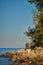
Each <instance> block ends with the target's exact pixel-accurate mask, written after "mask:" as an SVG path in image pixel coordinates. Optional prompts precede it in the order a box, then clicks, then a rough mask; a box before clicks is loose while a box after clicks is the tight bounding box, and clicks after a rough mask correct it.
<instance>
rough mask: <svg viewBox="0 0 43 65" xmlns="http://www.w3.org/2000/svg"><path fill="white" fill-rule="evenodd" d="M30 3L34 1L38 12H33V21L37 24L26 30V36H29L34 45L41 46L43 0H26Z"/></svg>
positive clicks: (42, 44) (42, 35) (42, 39)
mask: <svg viewBox="0 0 43 65" xmlns="http://www.w3.org/2000/svg"><path fill="white" fill-rule="evenodd" d="M28 2H30V3H34V4H35V5H36V8H37V10H38V12H35V13H34V18H33V20H34V22H36V23H37V24H36V25H35V28H32V29H31V28H30V29H29V30H28V31H26V32H25V34H26V36H28V37H29V36H31V37H32V39H33V41H32V42H34V43H35V46H42V47H43V0H28Z"/></svg>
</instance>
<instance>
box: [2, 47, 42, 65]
mask: <svg viewBox="0 0 43 65" xmlns="http://www.w3.org/2000/svg"><path fill="white" fill-rule="evenodd" d="M2 56H4V57H9V58H10V59H11V60H12V61H13V62H15V63H17V64H18V63H19V62H20V63H22V65H41V64H42V65H43V48H41V47H35V48H34V49H33V50H31V49H26V50H25V49H21V50H18V51H12V52H10V53H6V54H4V55H2Z"/></svg>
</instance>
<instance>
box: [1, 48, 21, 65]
mask: <svg viewBox="0 0 43 65" xmlns="http://www.w3.org/2000/svg"><path fill="white" fill-rule="evenodd" d="M20 49H21V48H0V55H1V54H5V53H6V52H11V51H17V50H20ZM0 65H14V62H12V61H11V60H9V58H4V57H0Z"/></svg>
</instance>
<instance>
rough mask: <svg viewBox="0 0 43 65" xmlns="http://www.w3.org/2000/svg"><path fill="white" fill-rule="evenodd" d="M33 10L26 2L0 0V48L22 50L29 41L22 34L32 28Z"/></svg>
mask: <svg viewBox="0 0 43 65" xmlns="http://www.w3.org/2000/svg"><path fill="white" fill-rule="evenodd" d="M33 9H35V6H34V4H32V5H31V4H30V3H28V2H27V0H0V48H24V47H25V43H26V42H30V41H31V40H30V39H29V38H28V37H26V36H25V34H24V32H26V31H27V30H28V27H29V26H30V27H33V13H32V10H33Z"/></svg>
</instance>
